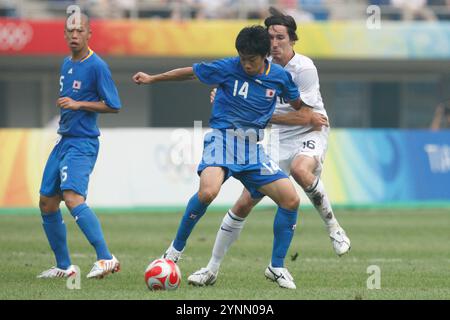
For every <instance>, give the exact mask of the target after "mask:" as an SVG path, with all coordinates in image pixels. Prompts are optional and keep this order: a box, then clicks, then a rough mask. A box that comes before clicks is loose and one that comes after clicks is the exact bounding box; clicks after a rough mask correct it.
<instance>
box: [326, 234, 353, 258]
mask: <svg viewBox="0 0 450 320" xmlns="http://www.w3.org/2000/svg"><path fill="white" fill-rule="evenodd" d="M330 239H331V242H332V244H333V248H334V251H335V252H336V254H337V255H338V256H342V255H344V254H346V253H347V252H349V251H350V248H351V244H350V239H349V238H348V237H347V235H346V234H345V231H344V229H342V228H341V227H339V228H337V229H336V230H333V231H332V232H330Z"/></svg>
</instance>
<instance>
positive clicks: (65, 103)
mask: <svg viewBox="0 0 450 320" xmlns="http://www.w3.org/2000/svg"><path fill="white" fill-rule="evenodd" d="M56 105H57V106H58V107H60V108H61V109H70V110H84V111H91V112H98V113H118V112H119V109H115V108H111V107H109V106H108V105H107V104H105V103H104V102H103V101H96V102H95V101H75V100H73V99H71V98H69V97H61V98H59V99H58V100H57V101H56Z"/></svg>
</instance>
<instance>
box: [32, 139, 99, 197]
mask: <svg viewBox="0 0 450 320" xmlns="http://www.w3.org/2000/svg"><path fill="white" fill-rule="evenodd" d="M98 149H99V141H98V138H75V137H62V139H61V140H60V141H59V142H58V143H57V144H56V146H55V147H54V148H53V150H52V152H51V154H50V156H49V158H48V160H47V164H46V165H45V169H44V175H43V177H42V183H41V189H40V191H39V192H40V194H41V195H43V196H46V197H53V196H55V195H62V192H63V191H65V190H72V191H74V192H76V193H77V194H79V195H81V196H83V197H84V198H86V197H87V193H88V184H89V176H90V174H91V173H92V170H93V169H94V166H95V162H96V161H97V155H98Z"/></svg>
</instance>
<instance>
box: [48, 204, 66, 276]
mask: <svg viewBox="0 0 450 320" xmlns="http://www.w3.org/2000/svg"><path fill="white" fill-rule="evenodd" d="M42 226H43V227H44V231H45V234H46V235H47V239H48V242H49V244H50V247H51V248H52V250H53V252H54V254H55V258H56V266H57V267H58V268H60V269H63V270H66V269H67V268H68V267H69V266H70V265H71V264H72V263H71V261H70V256H69V249H68V247H67V229H66V225H65V224H64V220H63V218H62V215H61V210H58V211H56V212H55V213H49V214H42Z"/></svg>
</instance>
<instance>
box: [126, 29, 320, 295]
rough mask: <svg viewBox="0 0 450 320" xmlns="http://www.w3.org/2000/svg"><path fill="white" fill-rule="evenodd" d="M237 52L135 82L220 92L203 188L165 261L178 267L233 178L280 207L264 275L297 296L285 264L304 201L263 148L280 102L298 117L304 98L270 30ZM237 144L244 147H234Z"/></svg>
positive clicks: (248, 37)
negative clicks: (278, 58)
mask: <svg viewBox="0 0 450 320" xmlns="http://www.w3.org/2000/svg"><path fill="white" fill-rule="evenodd" d="M236 49H237V51H238V53H239V57H235V58H227V59H222V60H217V61H214V62H212V63H198V64H194V65H193V67H187V68H180V69H175V70H172V71H169V72H166V73H163V74H157V75H148V74H145V73H143V72H138V73H137V74H135V75H134V76H133V80H134V82H135V83H137V84H152V83H156V82H159V81H170V80H189V79H196V78H198V79H199V80H200V81H201V82H203V83H205V84H208V85H217V86H218V90H217V95H216V99H215V100H214V104H213V109H212V115H211V118H210V126H211V128H212V129H213V131H212V133H209V134H207V135H206V136H205V139H204V151H203V157H202V161H201V163H200V165H199V167H198V173H199V175H200V188H199V191H198V192H196V193H195V194H194V195H193V196H192V198H191V199H190V200H189V202H188V205H187V208H186V211H185V213H184V215H183V217H182V220H181V223H180V226H179V228H178V232H177V234H176V237H175V239H174V241H173V242H172V243H171V245H170V247H169V248H168V249H167V251H166V253H165V254H164V256H165V257H166V258H168V259H171V260H173V261H175V262H176V261H178V259H179V258H180V256H181V253H182V251H183V250H184V247H185V246H186V242H187V239H188V237H189V235H190V234H191V232H192V229H193V228H194V226H195V224H196V223H197V222H198V220H199V219H200V218H201V217H202V216H203V214H204V213H205V212H206V209H207V207H208V205H209V204H210V203H211V202H212V201H213V200H214V199H215V197H216V196H217V194H218V193H219V191H220V188H221V186H222V184H223V183H224V182H225V181H226V180H227V179H228V178H229V177H231V176H233V177H234V178H236V179H238V180H240V181H241V182H242V184H243V185H244V186H245V187H246V188H247V189H248V190H249V191H250V194H251V195H252V197H253V198H255V199H256V198H260V197H262V196H263V195H267V196H269V197H270V198H271V199H272V200H274V201H275V203H277V205H278V210H277V213H276V216H275V221H274V227H273V231H274V241H273V250H272V259H271V263H270V265H269V266H268V267H267V269H266V271H265V275H266V277H268V278H270V279H272V280H274V281H277V283H278V284H279V285H280V286H281V287H285V288H291V289H295V288H296V286H295V283H294V280H293V278H292V276H291V275H290V274H289V272H288V270H287V269H286V268H285V267H284V259H285V256H286V254H287V251H288V248H289V245H290V243H291V240H292V237H293V235H294V229H295V226H296V223H297V209H298V206H299V198H298V195H297V193H296V191H295V189H294V186H293V185H292V183H291V181H290V180H289V179H288V177H287V175H286V174H284V173H283V172H282V171H281V170H280V169H279V168H278V166H277V165H276V164H275V163H274V162H273V161H271V160H270V158H269V157H268V156H266V155H265V153H264V150H263V149H262V147H261V145H260V144H258V143H257V142H258V141H259V140H261V139H262V134H261V131H262V130H263V129H264V128H265V127H266V125H267V124H268V122H269V120H270V118H271V116H272V113H273V111H274V108H275V104H276V97H277V96H281V97H283V98H284V99H286V101H290V103H291V105H292V106H293V107H294V108H295V109H300V108H301V101H300V99H299V92H298V88H297V86H296V85H295V84H294V82H293V81H292V78H291V76H290V74H289V73H288V72H286V71H285V70H283V68H282V67H280V66H278V65H274V64H271V63H270V62H269V61H268V60H267V56H268V55H269V52H270V38H269V34H268V32H267V30H265V28H263V27H261V26H253V27H247V28H244V29H243V30H242V31H241V32H240V33H239V35H238V37H237V39H236ZM308 114H310V113H308ZM316 119H318V121H317V122H316V123H314V126H321V125H326V124H327V120H326V119H325V118H321V117H319V118H316ZM305 123H311V118H307V117H305ZM235 138H236V139H235ZM235 140H237V141H238V143H236V144H235ZM239 141H241V143H239ZM231 219H235V220H239V217H237V216H234V217H233V216H231Z"/></svg>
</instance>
